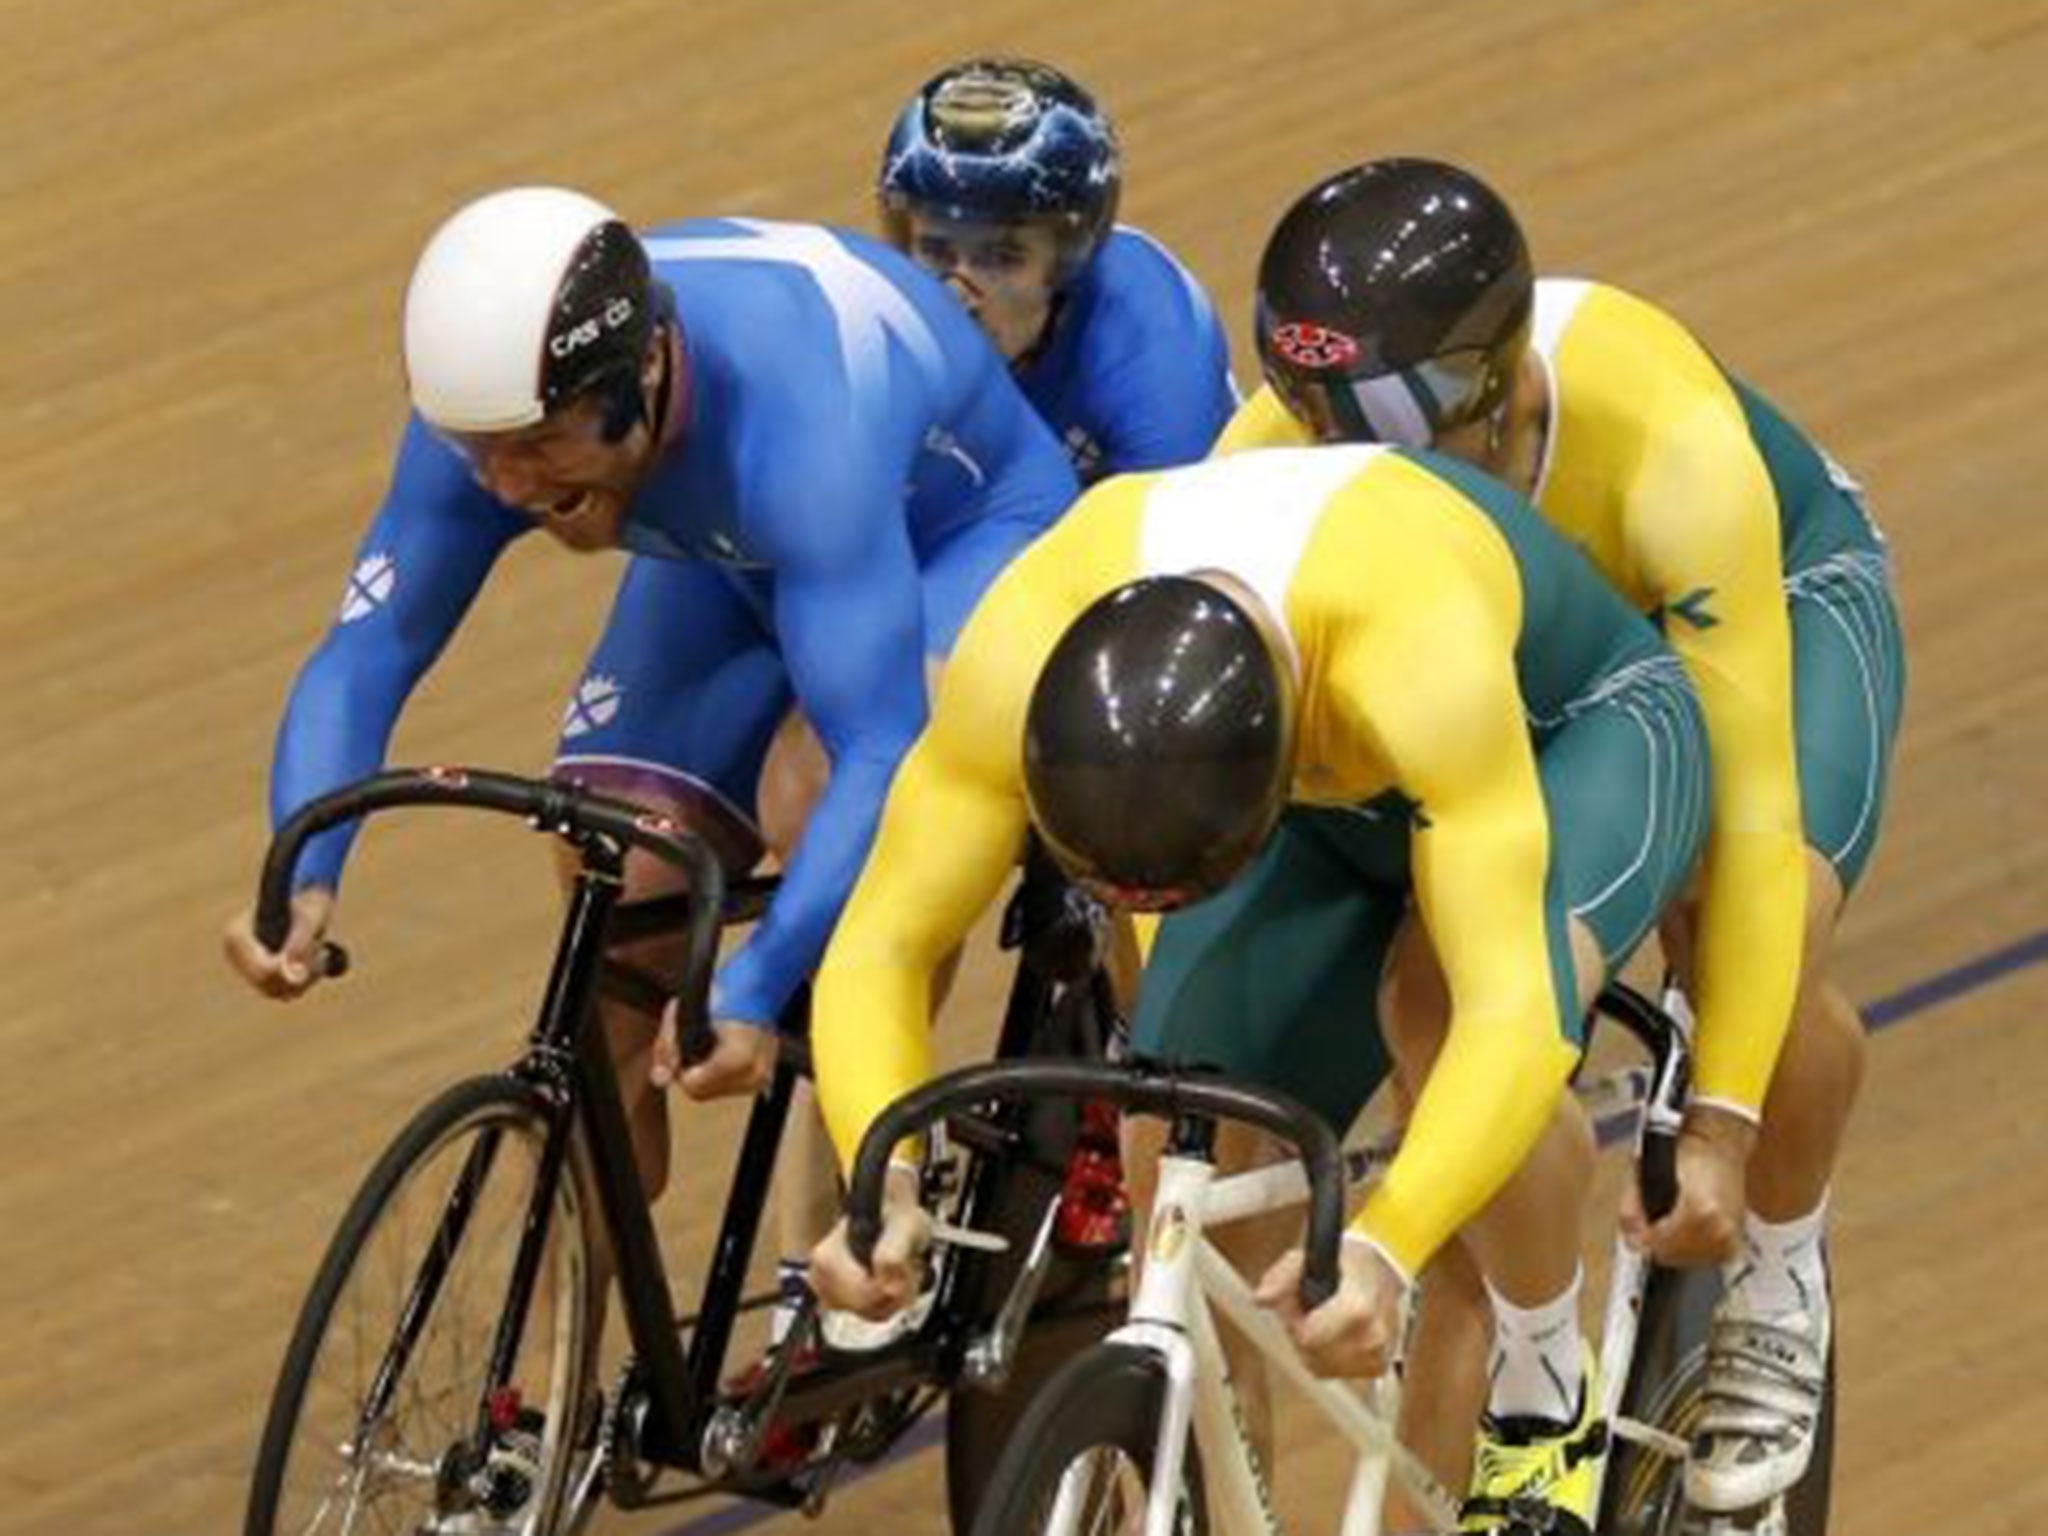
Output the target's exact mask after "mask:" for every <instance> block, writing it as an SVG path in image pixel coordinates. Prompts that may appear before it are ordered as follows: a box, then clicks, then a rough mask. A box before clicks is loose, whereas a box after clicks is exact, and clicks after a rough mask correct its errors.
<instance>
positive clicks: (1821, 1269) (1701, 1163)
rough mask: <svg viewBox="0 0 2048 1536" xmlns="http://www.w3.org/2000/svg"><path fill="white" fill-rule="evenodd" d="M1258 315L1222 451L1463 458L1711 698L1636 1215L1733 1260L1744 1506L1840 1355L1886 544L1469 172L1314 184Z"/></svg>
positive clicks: (1812, 454)
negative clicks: (1675, 1059) (1689, 873)
mask: <svg viewBox="0 0 2048 1536" xmlns="http://www.w3.org/2000/svg"><path fill="white" fill-rule="evenodd" d="M1256 324H1257V341H1258V347H1259V351H1260V356H1261V359H1262V362H1263V364H1264V367H1265V372H1266V377H1267V381H1268V382H1267V387H1266V388H1264V389H1262V390H1260V391H1259V392H1258V394H1256V395H1255V396H1254V397H1253V398H1252V399H1251V400H1250V401H1248V402H1247V403H1246V405H1245V406H1244V407H1243V409H1242V410H1241V411H1240V412H1239V414H1238V417H1237V418H1236V419H1235V420H1234V421H1233V422H1232V424H1231V426H1230V427H1229V428H1227V429H1226V431H1225V434H1224V437H1223V439H1222V440H1221V442H1220V444H1219V448H1220V449H1221V450H1222V451H1226V452H1227V451H1231V450H1234V449H1238V448H1243V447H1248V446H1258V445H1271V444H1279V443H1306V442H1318V441H1319V442H1326V443H1328V442H1361V441H1378V442H1388V443H1399V444H1405V445H1408V446H1411V447H1424V446H1427V447H1433V448H1435V449H1437V450H1438V451H1440V452H1443V453H1447V454H1451V455H1455V456H1457V457H1459V458H1461V459H1464V460H1465V461H1467V462H1470V463H1472V464H1474V465H1476V466H1478V467H1480V468H1482V469H1484V470H1486V471H1488V472H1490V473H1492V474H1494V475H1496V476H1498V477H1500V478H1501V479H1502V480H1504V481H1506V483H1508V484H1509V485H1511V486H1513V487H1515V488H1516V489H1518V490H1520V491H1522V492H1524V493H1525V494H1527V495H1528V496H1530V498H1531V499H1532V500H1533V501H1535V503H1536V504H1537V506H1538V508H1539V509H1540V510H1541V511H1542V512H1543V514H1544V515H1545V516H1546V517H1547V518H1548V519H1549V520H1550V521H1551V522H1553V523H1554V524H1555V525H1556V526H1558V527H1559V528H1560V529H1562V530H1563V531H1564V532H1565V533H1566V534H1567V535H1568V536H1569V537H1570V538H1571V539H1572V540H1573V541H1574V542H1576V543H1577V544H1578V545H1579V546H1580V547H1581V548H1582V549H1583V550H1585V552H1586V553H1587V554H1588V555H1589V556H1590V557H1591V558H1592V559H1593V561H1594V562H1595V563H1596V564H1597V565H1598V566H1599V567H1600V569H1601V571H1602V572H1603V574H1605V575H1606V576H1607V578H1608V579H1609V580H1610V581H1611V582H1612V583H1613V585H1614V586H1615V587H1616V588H1618V589H1619V590H1620V591H1621V592H1622V593H1623V594H1624V595H1626V596H1627V597H1628V598H1629V600H1630V601H1631V602H1633V603H1634V604H1635V605H1636V606H1637V607H1639V608H1640V609H1642V610H1643V611H1644V612H1646V613H1648V614H1650V615H1652V616H1653V617H1654V618H1655V619H1656V620H1657V622H1658V623H1659V624H1660V626H1661V627H1662V629H1663V630H1664V632H1665V635H1666V637H1667V638H1668V639H1669V640H1670V642H1671V645H1672V647H1673V649H1674V650H1676V651H1677V653H1678V655H1679V656H1680V657H1681V658H1682V659H1683V661H1684V662H1685V665H1686V668H1687V670H1688V672H1689V673H1690V675H1691V677H1692V679H1693V682H1694V685H1695V687H1696V688H1697V689H1698V693H1699V698H1700V704H1701V707H1702V709H1703V710H1704V712H1705V715H1706V722H1707V731H1708V739H1709V746H1710V751H1711V754H1712V766H1713V784H1714V790H1713V822H1712V826H1711V828H1710V830H1709V833H1708V839H1707V847H1706V854H1705V858H1704V861H1703V867H1702V871H1701V876H1700V880H1699V882H1698V885H1697V888H1696V890H1695V891H1694V892H1693V893H1691V897H1690V899H1688V900H1687V901H1685V902H1683V903H1681V904H1680V905H1679V907H1678V908H1677V909H1676V910H1675V911H1674V912H1673V913H1672V914H1671V916H1670V917H1669V918H1668V919H1667V921H1666V923H1665V926H1664V938H1665V944H1666V949H1667V952H1668V953H1669V954H1670V955H1671V956H1672V957H1673V959H1674V960H1675V962H1676V964H1677V967H1678V973H1679V975H1680V977H1681V978H1682V980H1683V982H1684V986H1685V991H1686V993H1687V995H1688V996H1689V997H1690V999H1691V1002H1692V1005H1693V1007H1694V1008H1695V1010H1696V1012H1697V1015H1698V1077H1697V1081H1696V1084H1695V1088H1694V1096H1693V1101H1692V1110H1691V1113H1690V1115H1689V1117H1688V1120H1687V1125H1686V1135H1685V1138H1684V1140H1683V1142H1682V1143H1681V1155H1680V1175H1681V1197H1680V1202H1679V1205H1678V1207H1677V1209H1676V1210H1675V1211H1674V1212H1673V1213H1672V1214H1671V1215H1670V1216H1669V1217H1667V1218H1666V1219H1665V1220H1663V1221H1661V1222H1659V1223H1657V1224H1656V1225H1655V1226H1653V1227H1649V1228H1647V1230H1645V1229H1644V1228H1643V1226H1642V1223H1641V1221H1640V1218H1639V1217H1638V1216H1634V1215H1633V1214H1632V1215H1631V1218H1630V1219H1631V1222H1632V1224H1633V1225H1634V1226H1635V1228H1636V1230H1637V1231H1638V1233H1639V1234H1640V1235H1641V1236H1642V1238H1643V1240H1644V1241H1646V1242H1647V1244H1648V1246H1649V1247H1650V1248H1651V1250H1652V1251H1653V1252H1654V1253H1656V1255H1657V1256H1658V1257H1659V1258H1661V1259H1664V1260H1666V1261H1667V1262H1676V1263H1700V1262H1715V1261H1725V1262H1726V1264H1727V1276H1728V1280H1729V1289H1728V1294H1727V1297H1726V1299H1725V1300H1724V1302H1723V1303H1722V1306H1721V1308H1720V1310H1719V1313H1718V1314H1717V1319H1716V1326H1715V1329H1714V1332H1713V1339H1712V1345H1711V1348H1710V1353H1709V1363H1710V1370H1709V1381H1708V1389H1707V1404H1706V1409H1705V1415H1704V1418H1703V1421H1702V1423H1701V1425H1700V1432H1699V1436H1698V1438H1697V1440H1696V1443H1695V1445H1694V1447H1693V1457H1692V1460H1691V1462H1690V1464H1689V1466H1688V1470H1687V1491H1688V1495H1689V1497H1690V1498H1691V1499H1692V1500H1693V1502H1694V1503H1695V1504H1697V1505H1699V1506H1701V1507H1704V1508H1708V1509H1714V1510H1732V1509H1739V1508H1745V1507H1748V1506H1751V1505H1754V1504H1757V1503H1759V1502H1762V1501H1763V1500H1766V1499H1768V1498H1770V1497H1773V1496H1775V1495H1776V1494H1777V1493H1779V1492H1781V1491H1782V1490H1783V1489H1785V1488H1786V1487H1789V1486H1790V1484H1791V1483H1792V1482H1794V1481H1796V1480H1797V1478H1798V1477H1799V1476H1800V1475H1801V1473H1802V1472H1803V1471H1804V1469H1805V1466H1806V1464H1807V1461H1808V1458H1809V1456H1810V1453H1811V1448H1812V1444H1813V1434H1814V1427H1815V1422H1816V1418H1817V1414H1818V1409H1819V1402H1820V1393H1821V1388H1822V1381H1823V1373H1824V1365H1825V1361H1826V1358H1827V1351H1828V1346H1829V1336H1830V1315H1829V1314H1830V1307H1829V1299H1828V1289H1827V1271H1826V1267H1825V1260H1824V1254H1823V1249H1822V1244H1821V1232H1822V1222H1823V1218H1824V1214H1825V1206H1826V1198H1825V1197H1826V1192H1827V1185H1828V1179H1829V1176H1830V1172H1831V1170H1832V1168H1833V1165H1834V1161H1835V1157H1836V1153H1837V1150H1838V1148H1839V1145H1840V1141H1841V1135H1842V1130H1843V1127H1844V1124H1845V1122H1846V1120H1847V1116H1848V1113H1849V1108H1850V1105H1851V1103H1852V1101H1853V1099H1854V1097H1855V1092H1856V1088H1857V1085H1858V1082H1859V1079H1860V1076H1861V1063H1862V1055H1863V1037H1862V1031H1861V1027H1860V1023H1859V1021H1858V1019H1857V1016H1856V1014H1855V1011H1854V1009H1853V1008H1852V1007H1851V1005H1850V1004H1849V1002H1848V1000H1847V999H1846V997H1844V995H1843V994H1842V992H1841V991H1840V989H1839V988H1838V987H1837V986H1836V985H1835V984H1834V982H1833V981H1832V979H1831V977H1830V974H1829V970H1828V951H1829V947H1830V943H1831V940H1832V937H1833V933H1834V928H1835V924H1836V920H1837V918H1838V917H1839V915H1840V912H1841V909H1842V904H1843V901H1844V899H1845V898H1846V896H1847V894H1848V892H1849V891H1850V890H1851V889H1852V888H1853V886H1854V885H1855V883H1856V880H1857V878H1858V876H1859V875H1860V874H1861V872H1862V870H1863V867H1864V864H1865V862H1866V860H1867V859H1868V857H1869V854H1870V851H1871V847H1872V845H1873V843H1874V841H1875V838H1876V834H1877V828H1878V823H1879V819H1880V813H1881V811H1882V808H1883V803H1884V796H1885V789H1886V780H1887V764H1888V760H1889V756H1890V751H1891V745H1892V741H1893V738H1894V736H1895V734H1896V731H1897V726H1898V719H1899V712H1900V708H1901V703H1902V696H1903V683H1904V659H1903V648H1902V643H1901V638H1900V632H1899V623H1898V615H1897V609H1896V606H1895V603H1894V600H1893V597H1892V592H1891V584H1890V572H1889V566H1888V562H1887V559H1886V554H1885V548H1884V544H1883V541H1882V539H1881V536H1880V535H1879V534H1878V532H1877V530H1876V528H1875V526H1874V525H1873V524H1872V523H1871V521H1870V519H1869V517H1868V515H1867V514H1866V513H1865V511H1864V508H1863V505H1862V502H1861V500H1860V496H1859V491H1858V487H1857V486H1856V485H1855V483H1854V482H1853V481H1851V480H1850V479H1849V478H1848V476H1847V475H1846V474H1844V473H1843V471H1842V470H1841V469H1840V468H1839V467H1837V466H1836V465H1835V464H1834V463H1833V462H1832V461H1831V460H1830V459H1829V458H1828V457H1827V456H1826V455H1825V454H1824V453H1822V452H1821V451H1820V450H1819V449H1818V448H1816V447H1815V446H1814V445H1813V444H1812V443H1811V441H1810V440H1808V439H1807V438H1806V437H1805V436H1804V435H1803V434H1801V433H1800V432H1799V431H1798V429H1797V428H1795V427H1793V426H1792V425H1791V424H1790V423H1789V422H1787V421H1786V420H1785V419H1784V418H1783V417H1782V416H1781V415H1780V414H1779V413H1778V412H1777V411H1776V410H1775V409H1774V408H1773V407H1772V406H1771V405H1770V404H1769V403H1768V402H1767V401H1765V400H1764V399H1763V398H1762V397H1761V396H1759V395H1758V394H1757V393H1756V392H1755V391H1754V390H1753V389H1751V388H1750V387H1749V386H1748V385H1747V384H1745V383H1743V382H1742V381H1741V380H1739V379H1737V378H1736V377H1734V376H1733V375H1732V374H1730V373H1728V372H1727V371H1726V370H1725V369H1724V368H1723V367H1722V366H1721V365H1720V364H1719V363H1718V362H1717V361H1716V359H1715V358H1714V357H1713V356H1712V355H1711V354H1710V353H1709V352H1708V351H1707V350H1706V348H1705V347H1704V346H1703V345H1701V343H1700V342H1699V341H1698V340H1697V339H1696V338H1694V337H1693V336H1692V335H1691V333H1689V332H1688V331H1687V330H1686V329H1685V328H1684V327H1683V326H1682V325H1680V324H1679V323H1678V322H1677V321H1676V320H1674V319H1672V318H1671V317H1670V316H1669V315H1668V314H1666V313H1664V312H1663V311H1662V310H1660V309H1658V308H1657V307H1655V306H1654V305H1652V304H1649V303H1647V302H1645V301H1643V300H1641V299H1639V298H1636V297H1634V296H1632V295H1630V294H1628V293H1625V292H1623V291H1621V290H1620V289H1617V288H1613V287H1609V286H1606V285H1604V284H1600V283H1596V282H1587V281H1579V280H1562V279H1550V278H1545V279H1541V280H1538V279H1535V278H1534V277H1533V274H1532V271H1531V266H1530V260H1529V256H1528V252H1527V248H1526V246H1525V244H1524V241H1523V238H1522V235H1521V232H1520V230H1519V228H1518V227H1517V225H1516V222H1515V220H1514V217H1513V215H1512V214H1511V212H1510V211H1509V210H1508V208H1507V206H1506V205H1505V204H1504V203H1503V202H1502V201H1501V199H1500V198H1499V197H1498V196H1497V195H1495V194H1494V193H1493V192H1492V191H1491V190H1490V189H1489V188H1488V187H1486V186H1485V185H1484V184H1483V183H1482V182H1480V181H1479V180H1478V179H1477V178H1476V177H1474V176H1472V175H1470V174H1469V173H1468V172H1465V171H1463V170H1460V169H1458V168H1457V167H1454V166H1449V165H1443V164H1440V163H1436V162H1432V161H1426V160H1382V161H1375V162H1371V163H1369V164H1366V165H1362V166H1357V167H1354V168H1352V169H1350V170H1346V171H1343V172H1341V173H1339V174H1337V175H1335V176H1332V177H1330V178H1328V179H1326V180H1325V181H1323V182H1322V183H1320V184H1319V185H1317V186H1316V187H1314V188H1312V189H1311V190H1310V191H1309V192H1307V193H1306V194H1304V195H1303V196H1302V197H1301V198H1300V199H1299V200H1298V201H1297V202H1296V203H1295V205H1294V206H1293V207H1292V208H1291V209H1290V210H1289V211H1288V213H1287V214H1286V215H1285V216H1284V217H1283V218H1282V219H1281V221H1280V223H1279V224H1278V226H1277V227H1276V229H1275V231H1274V233H1273V236H1272V238H1271V240H1270V241H1269V243H1268V245H1267V248H1266V252H1265V255H1264V258H1263V260H1262V262H1261V266H1260V272H1259V290H1258V312H1257V319H1256ZM1745 1173H1746V1178H1745ZM1745 1184H1746V1189H1745ZM1426 1315H1427V1314H1426ZM1441 1316H1442V1313H1441V1310H1440V1311H1439V1319H1440V1320H1441ZM1494 1407H1495V1410H1496V1411H1498V1410H1499V1407H1500V1405H1499V1402H1498V1392H1497V1391H1496V1400H1495V1403H1494Z"/></svg>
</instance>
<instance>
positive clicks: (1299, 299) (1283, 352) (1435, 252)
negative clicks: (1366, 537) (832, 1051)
mask: <svg viewBox="0 0 2048 1536" xmlns="http://www.w3.org/2000/svg"><path fill="white" fill-rule="evenodd" d="M1534 292H1535V279H1534V275H1533V274H1532V272H1531V271H1530V267H1529V248H1528V246H1527V245H1526V244H1525V243H1524V242H1523V240H1522V231H1521V229H1520V227H1519V226H1518V225H1517V224H1516V223H1515V217H1514V215H1513V214H1512V213H1510V212H1509V211H1508V206H1507V204H1506V203H1504V202H1502V201H1501V200H1500V198H1499V197H1498V196H1496V195H1495V194H1494V192H1493V190H1492V189H1491V188H1490V187H1488V186H1487V185H1486V184H1485V183H1484V182H1482V181H1480V180H1479V178H1478V177H1476V176H1474V175H1472V174H1471V173H1470V172H1469V171H1464V170H1460V169H1459V168H1458V167H1457V166H1454V165H1445V164H1443V163H1441V162H1440V161H1435V160H1407V159H1401V160H1373V161H1368V162H1367V163H1366V164H1364V165H1357V166H1353V167H1351V168H1350V169H1349V170H1345V171H1339V172H1338V173H1337V174H1336V175H1334V176H1331V177H1329V178H1327V179H1326V180H1324V181H1322V182H1319V183H1318V184H1317V185H1316V186H1314V187H1312V188H1310V189H1309V191H1308V192H1307V193H1306V194H1305V195H1304V196H1303V197H1302V198H1301V199H1300V200H1299V201H1297V202H1296V203H1295V204H1294V206H1293V207H1292V208H1290V209H1288V210H1287V212H1286V214H1285V215H1284V216H1283V217H1282V218H1281V220H1280V222H1279V224H1278V225H1277V226H1275V228H1274V230H1273V235H1272V238H1271V239H1269V240H1268V241H1267V242H1266V252H1265V255H1264V256H1263V257H1262V258H1260V261H1259V287H1258V305H1257V313H1256V318H1255V322H1254V323H1255V325H1256V328H1257V333H1258V334H1257V341H1258V348H1259V360H1260V362H1261V363H1262V364H1263V365H1264V368H1265V373H1266V378H1267V380H1268V381H1269V382H1270V383H1271V384H1272V385H1273V388H1274V389H1275V390H1276V391H1278V392H1279V394H1280V397H1281V398H1282V399H1283V400H1284V401H1285V402H1286V403H1287V407H1288V409H1289V410H1291V411H1292V412H1293V413H1294V415H1295V416H1296V417H1297V418H1298V419H1299V420H1300V421H1301V422H1302V424H1303V425H1305V426H1306V427H1308V428H1309V429H1310V430H1311V431H1313V432H1314V433H1315V434H1316V436H1317V437H1318V438H1321V439H1322V440H1324V441H1326V442H1334V441H1350V442H1361V441H1364V442H1387V443H1399V444H1402V445H1405V446H1407V447H1411V448H1426V447H1428V446H1429V445H1430V444H1431V443H1432V442H1434V441H1435V440H1436V437H1437V434H1438V433H1439V432H1441V431H1443V430H1444V429H1446V428H1448V427H1455V426H1459V425H1461V424H1463V423H1465V422H1468V421H1472V420H1475V419H1477V418H1479V417H1482V416H1485V415H1487V414H1488V413H1489V412H1491V411H1493V410H1495V409H1497V408H1498V407H1499V406H1500V405H1501V403H1502V402H1503V401H1504V400H1505V399H1506V398H1507V395H1508V390H1509V387H1510V386H1511V385H1512V384H1513V382H1514V377H1515V370H1516V368H1517V366H1518V365H1519V364H1520V362H1521V358H1522V353H1523V351H1524V349H1525V348H1526V347H1527V345H1528V340H1529V315H1530V309H1531V304H1532V300H1533V296H1534Z"/></svg>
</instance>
